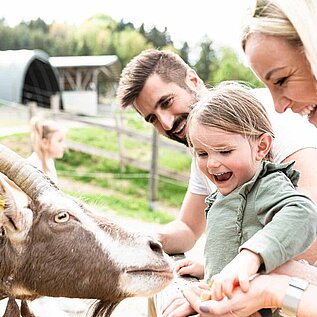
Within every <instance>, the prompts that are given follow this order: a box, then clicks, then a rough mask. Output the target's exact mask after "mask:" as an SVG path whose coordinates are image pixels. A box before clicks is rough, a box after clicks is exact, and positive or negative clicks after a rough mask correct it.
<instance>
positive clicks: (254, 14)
mask: <svg viewBox="0 0 317 317" xmlns="http://www.w3.org/2000/svg"><path fill="white" fill-rule="evenodd" d="M244 21H245V23H244V25H243V27H242V32H241V44H242V48H243V50H245V45H246V42H247V40H248V37H249V35H250V34H252V33H263V34H266V35H271V36H279V37H282V38H285V39H286V40H287V41H288V42H289V43H291V44H292V45H297V46H301V47H302V48H303V51H304V53H305V55H306V58H307V60H308V62H309V63H310V67H311V70H312V73H313V75H314V76H315V78H316V79H317V31H316V30H317V0H258V1H256V7H255V8H253V9H252V10H250V13H249V16H248V17H246V18H245V19H244Z"/></svg>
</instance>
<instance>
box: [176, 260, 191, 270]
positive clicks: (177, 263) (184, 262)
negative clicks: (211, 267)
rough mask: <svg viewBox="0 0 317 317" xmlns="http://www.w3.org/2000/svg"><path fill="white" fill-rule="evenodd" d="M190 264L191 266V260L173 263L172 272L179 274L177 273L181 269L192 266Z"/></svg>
mask: <svg viewBox="0 0 317 317" xmlns="http://www.w3.org/2000/svg"><path fill="white" fill-rule="evenodd" d="M192 264H193V262H192V261H191V260H188V259H183V260H179V261H177V262H175V264H174V271H175V272H177V273H179V271H180V270H181V269H182V268H183V267H187V266H189V265H192Z"/></svg>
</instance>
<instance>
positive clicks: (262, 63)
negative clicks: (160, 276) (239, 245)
mask: <svg viewBox="0 0 317 317" xmlns="http://www.w3.org/2000/svg"><path fill="white" fill-rule="evenodd" d="M316 30H317V0H292V1H290V0H271V1H269V0H259V1H257V2H256V7H255V8H254V9H253V10H252V13H251V15H250V17H249V18H248V19H247V20H246V23H245V26H244V27H243V31H242V47H243V50H244V52H245V54H246V57H247V60H248V62H249V65H250V67H251V68H252V69H253V71H254V72H255V73H256V75H257V76H258V77H259V79H260V80H262V81H263V83H264V84H265V85H266V86H267V87H268V88H269V89H270V92H271V94H272V97H273V100H274V104H275V109H276V111H278V112H284V111H286V110H287V109H291V111H293V112H295V113H299V114H301V115H305V116H307V118H308V120H309V122H310V123H312V124H313V125H315V126H316V127H317V107H316V105H317V80H316V78H317V32H316ZM294 128H296V127H294ZM276 273H282V274H283V275H282V274H276ZM276 273H275V274H270V275H257V276H256V277H255V278H254V279H253V280H252V281H251V282H250V289H249V291H248V292H246V293H244V292H242V291H241V289H240V288H236V289H235V291H234V294H233V296H232V297H231V298H230V299H225V300H222V301H206V302H201V300H200V298H199V294H200V293H201V292H202V290H201V289H199V288H197V287H196V288H192V289H188V290H185V291H184V296H185V297H186V298H187V300H188V301H189V303H190V304H191V306H192V307H193V308H194V309H195V310H196V311H197V312H199V313H200V316H205V317H207V316H208V317H211V316H239V317H243V316H249V315H251V314H252V313H256V312H257V311H258V310H260V309H261V308H263V307H264V308H276V307H277V308H282V315H283V314H284V316H299V317H308V316H317V303H316V298H317V287H316V285H317V268H315V267H313V266H310V265H307V264H303V263H299V262H295V261H290V262H288V263H287V264H284V265H283V266H281V267H280V268H279V269H278V270H276ZM290 276H297V277H301V278H302V279H303V280H300V281H299V282H298V281H296V280H295V281H294V280H292V279H291V278H290ZM307 282H309V283H307ZM297 283H298V284H297ZM296 284H297V286H298V287H296ZM202 287H203V288H206V286H202ZM294 291H295V294H294V295H292V292H294ZM262 312H263V311H262ZM267 312H268V311H264V313H263V314H262V316H265V314H266V313H267ZM257 315H258V316H259V314H257Z"/></svg>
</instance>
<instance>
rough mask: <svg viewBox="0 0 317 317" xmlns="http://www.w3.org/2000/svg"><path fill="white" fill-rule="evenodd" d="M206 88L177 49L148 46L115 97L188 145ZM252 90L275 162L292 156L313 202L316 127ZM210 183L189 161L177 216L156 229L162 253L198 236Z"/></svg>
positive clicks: (316, 252)
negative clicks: (192, 116)
mask: <svg viewBox="0 0 317 317" xmlns="http://www.w3.org/2000/svg"><path fill="white" fill-rule="evenodd" d="M206 89H207V88H206V87H205V85H204V83H203V82H202V80H201V79H200V78H199V77H198V75H197V74H196V72H195V71H194V70H193V69H191V68H190V67H189V66H188V65H187V64H186V63H185V62H184V61H183V60H182V59H181V58H180V57H179V56H178V55H177V54H175V53H173V52H171V51H159V50H155V49H149V50H145V51H143V52H141V53H140V54H139V55H138V56H136V57H134V58H133V59H132V60H131V61H130V62H129V63H128V65H127V66H126V67H125V68H124V70H123V71H122V74H121V79H120V82H119V87H118V98H119V102H120V104H121V106H122V107H123V108H126V107H128V106H133V107H134V108H135V109H136V111H138V112H139V113H140V115H141V116H142V117H143V118H144V119H145V120H146V121H147V122H149V123H151V124H153V125H154V127H155V128H156V129H157V131H158V132H159V133H161V134H163V135H165V136H167V137H168V138H170V139H173V140H175V141H178V142H180V143H183V144H185V145H187V141H186V132H185V128H186V120H187V116H188V113H189V111H190V107H191V105H192V104H193V103H194V102H195V101H197V100H198V98H199V95H200V94H203V93H204V91H205V90H206ZM255 94H256V95H257V97H258V98H259V99H260V100H262V102H263V99H264V100H265V102H263V103H264V105H265V107H266V109H267V111H268V113H269V116H270V119H271V121H272V124H273V128H274V131H275V134H276V139H275V146H274V147H273V154H274V157H275V161H277V162H287V161H291V160H295V161H296V163H295V168H296V169H297V170H299V171H300V172H301V177H300V182H299V187H298V190H299V191H302V192H303V193H305V194H307V195H308V196H310V197H311V198H312V199H313V200H314V201H315V202H317V166H316V163H315V162H316V161H317V149H316V147H317V132H316V131H317V130H316V129H314V128H313V127H310V125H309V124H307V123H306V122H305V120H302V118H300V117H298V116H296V115H293V114H291V113H285V114H277V113H275V111H274V107H273V103H272V99H271V97H270V94H269V92H268V90H267V89H258V90H255ZM295 127H296V129H295ZM315 130H316V131H315ZM214 188H215V187H214V186H212V184H210V183H208V182H207V178H205V177H204V176H203V174H202V173H200V171H199V170H198V168H197V166H196V164H195V161H194V160H193V164H192V168H191V177H190V181H189V186H188V190H187V193H186V195H185V198H184V201H183V204H182V206H181V210H180V213H179V216H178V218H177V219H176V220H175V221H173V222H171V223H170V224H168V225H166V226H165V228H164V229H163V230H162V231H161V232H159V240H160V241H161V243H162V244H163V247H164V250H165V251H166V252H167V253H180V252H186V251H188V250H190V249H191V248H192V247H193V246H194V244H195V242H196V241H197V239H198V238H199V237H200V236H201V235H202V233H203V232H204V228H205V214H204V209H205V207H206V204H205V198H206V197H207V195H208V194H209V193H210V192H211V191H213V190H214ZM305 258H306V259H307V260H308V261H309V262H310V263H313V262H315V261H316V259H317V243H315V247H313V248H311V252H309V253H308V254H307V255H305Z"/></svg>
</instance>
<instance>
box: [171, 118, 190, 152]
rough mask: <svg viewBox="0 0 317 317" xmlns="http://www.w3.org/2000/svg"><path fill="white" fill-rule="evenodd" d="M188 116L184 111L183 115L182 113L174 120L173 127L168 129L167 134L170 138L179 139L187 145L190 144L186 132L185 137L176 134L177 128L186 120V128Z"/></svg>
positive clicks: (178, 140)
mask: <svg viewBox="0 0 317 317" xmlns="http://www.w3.org/2000/svg"><path fill="white" fill-rule="evenodd" d="M187 117H188V113H183V114H182V115H180V116H179V117H178V118H177V119H176V120H175V122H174V124H173V127H172V129H170V130H168V131H166V136H167V137H168V138H170V139H171V140H174V141H177V142H179V143H182V144H185V145H186V146H188V142H187V138H186V134H185V135H184V137H183V138H181V137H179V136H178V135H177V134H174V132H175V130H177V129H178V126H179V125H180V124H181V123H182V122H183V121H184V120H185V121H186V123H185V126H184V129H186V124H187Z"/></svg>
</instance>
